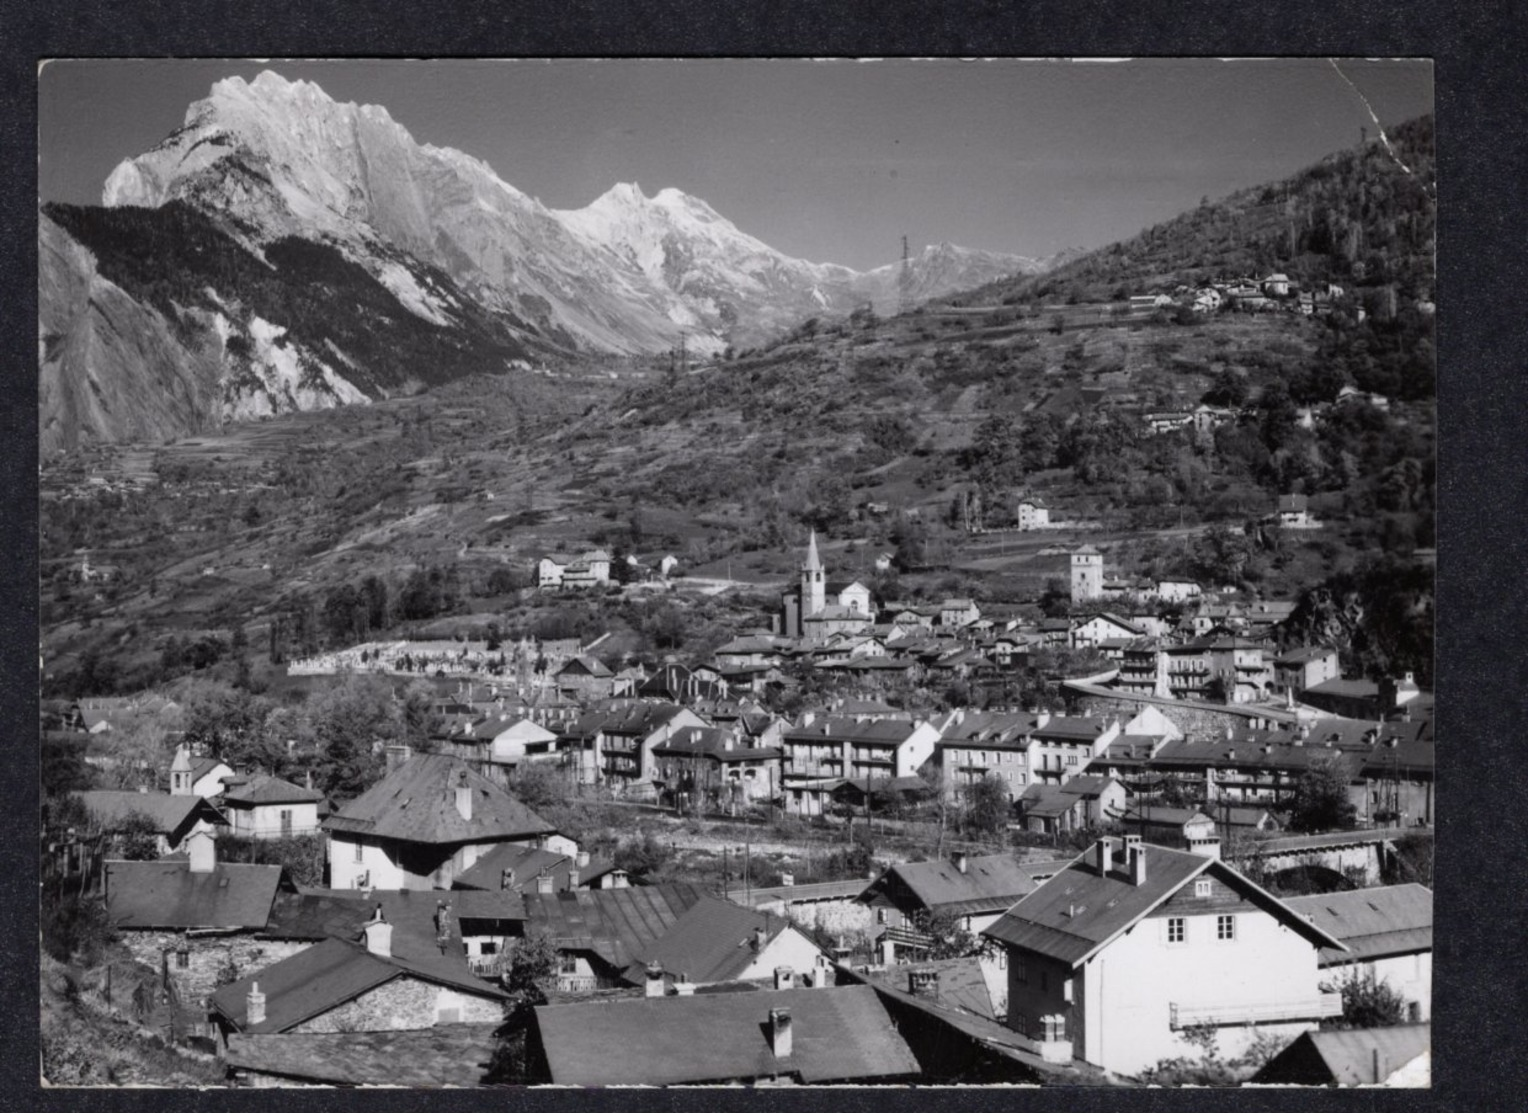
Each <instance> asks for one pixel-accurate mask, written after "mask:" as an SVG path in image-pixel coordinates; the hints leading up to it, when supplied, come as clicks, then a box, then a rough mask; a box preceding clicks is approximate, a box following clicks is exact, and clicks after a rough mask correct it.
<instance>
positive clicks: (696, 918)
mask: <svg viewBox="0 0 1528 1113" xmlns="http://www.w3.org/2000/svg"><path fill="white" fill-rule="evenodd" d="M789 926H790V922H789V921H788V920H785V919H784V918H782V917H780V916H771V915H770V914H769V913H767V912H756V911H754V910H753V909H751V908H744V907H743V906H742V905H739V904H734V903H732V902H731V901H728V900H722V899H721V898H720V897H713V896H709V895H707V896H703V897H701V898H700V899H699V900H698V901H696V902H695V903H694V904H692V905H690V907H689V908H688V909H686V910H685V912H684V914H683V915H681V916H680V917H679V919H677V920H675V921H674V923H673V925H672V926H670V927H669V929H668V930H667V931H666V932H664V933H663V934H662V935H661V936H659V937H658V938H657V939H655V940H653V941H652V942H651V943H649V944H648V945H647V946H646V947H644V948H642V949H641V950H640V951H638V953H637V956H636V961H635V962H634V963H633V964H632V966H631V967H630V968H628V971H627V977H628V979H629V980H631V981H633V982H635V983H637V984H640V983H641V980H642V977H643V971H642V968H643V967H645V966H646V964H647V963H649V962H656V963H657V964H658V965H659V966H661V967H663V969H664V971H665V972H666V973H669V974H681V973H682V974H684V975H685V977H686V978H688V980H690V981H691V982H694V983H696V984H697V985H705V984H708V983H712V982H728V981H732V980H734V979H736V978H737V977H738V975H740V974H741V973H742V972H743V971H744V969H746V968H747V966H748V964H749V963H750V962H752V961H753V960H754V959H755V958H756V957H758V952H757V951H756V950H754V948H753V933H754V930H755V929H756V928H763V929H764V938H765V942H766V943H768V942H772V941H773V940H774V938H775V937H776V936H777V935H779V934H780V933H781V932H782V931H784V930H785V929H786V928H787V927H789Z"/></svg>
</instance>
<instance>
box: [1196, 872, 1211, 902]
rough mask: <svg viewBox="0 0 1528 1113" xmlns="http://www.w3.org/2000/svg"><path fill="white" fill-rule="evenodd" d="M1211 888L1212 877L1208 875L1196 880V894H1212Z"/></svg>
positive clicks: (1204, 895) (1199, 895)
mask: <svg viewBox="0 0 1528 1113" xmlns="http://www.w3.org/2000/svg"><path fill="white" fill-rule="evenodd" d="M1210 888H1211V886H1210V879H1209V878H1208V877H1201V878H1199V879H1198V880H1197V881H1195V882H1194V896H1196V897H1207V896H1209V895H1210Z"/></svg>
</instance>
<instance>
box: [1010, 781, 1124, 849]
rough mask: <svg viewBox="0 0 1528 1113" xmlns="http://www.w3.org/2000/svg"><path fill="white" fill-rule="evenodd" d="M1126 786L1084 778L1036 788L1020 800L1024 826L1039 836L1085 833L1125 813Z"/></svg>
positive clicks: (1030, 787)
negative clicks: (1070, 832)
mask: <svg viewBox="0 0 1528 1113" xmlns="http://www.w3.org/2000/svg"><path fill="white" fill-rule="evenodd" d="M1125 798H1126V792H1125V786H1124V784H1123V783H1122V782H1120V781H1117V780H1115V779H1114V778H1113V777H1107V776H1099V775H1096V774H1083V775H1082V776H1079V777H1072V778H1071V779H1070V780H1066V781H1063V782H1062V783H1060V784H1032V785H1030V786H1029V787H1028V788H1027V789H1025V790H1024V794H1023V795H1022V796H1020V797H1019V800H1018V805H1019V814H1020V816H1021V817H1022V819H1023V823H1024V826H1025V827H1027V828H1028V829H1029V830H1030V831H1033V832H1036V833H1037V834H1047V835H1054V834H1059V833H1060V832H1063V831H1082V830H1086V829H1088V828H1090V827H1100V826H1102V825H1103V824H1105V823H1112V822H1114V821H1115V820H1116V819H1118V818H1119V817H1120V816H1121V815H1123V814H1124V812H1125Z"/></svg>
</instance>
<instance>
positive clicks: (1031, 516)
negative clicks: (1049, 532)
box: [1019, 499, 1050, 530]
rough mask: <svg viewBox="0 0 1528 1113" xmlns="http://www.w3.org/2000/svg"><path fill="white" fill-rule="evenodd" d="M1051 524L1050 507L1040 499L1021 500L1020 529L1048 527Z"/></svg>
mask: <svg viewBox="0 0 1528 1113" xmlns="http://www.w3.org/2000/svg"><path fill="white" fill-rule="evenodd" d="M1049 526H1050V507H1048V506H1046V505H1045V503H1044V502H1042V501H1041V500H1040V499H1020V500H1019V529H1021V530H1031V529H1046V528H1047V527H1049Z"/></svg>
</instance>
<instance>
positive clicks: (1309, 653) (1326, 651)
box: [1273, 645, 1337, 665]
mask: <svg viewBox="0 0 1528 1113" xmlns="http://www.w3.org/2000/svg"><path fill="white" fill-rule="evenodd" d="M1336 652H1337V651H1336V650H1335V649H1333V648H1331V647H1330V646H1325V645H1302V646H1300V647H1299V648H1297V649H1291V650H1289V651H1288V652H1287V653H1282V654H1280V655H1279V656H1278V657H1276V658H1275V659H1274V662H1273V663H1274V664H1275V665H1303V664H1305V663H1306V662H1307V661H1319V660H1321V659H1322V658H1324V657H1330V656H1333V655H1334V654H1336Z"/></svg>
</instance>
